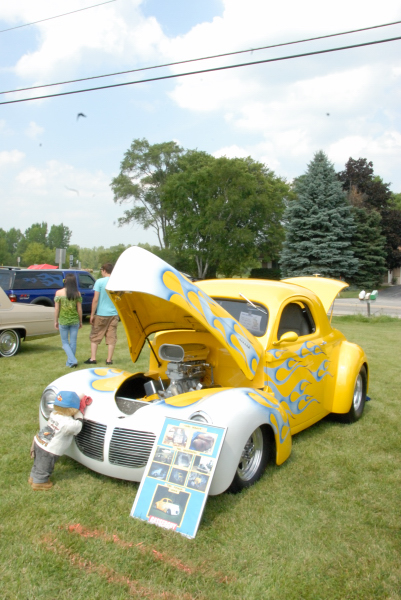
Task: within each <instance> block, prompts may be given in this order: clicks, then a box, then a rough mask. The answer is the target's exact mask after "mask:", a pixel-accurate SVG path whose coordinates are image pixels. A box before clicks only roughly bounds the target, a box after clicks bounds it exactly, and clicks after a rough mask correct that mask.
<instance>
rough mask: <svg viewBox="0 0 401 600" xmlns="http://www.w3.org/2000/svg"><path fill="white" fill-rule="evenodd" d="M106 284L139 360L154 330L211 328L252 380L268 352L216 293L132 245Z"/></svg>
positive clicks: (132, 356) (134, 356)
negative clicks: (214, 298)
mask: <svg viewBox="0 0 401 600" xmlns="http://www.w3.org/2000/svg"><path fill="white" fill-rule="evenodd" d="M106 289H107V290H108V292H109V295H110V297H111V298H112V300H113V302H114V304H115V306H116V308H117V310H118V313H119V315H120V318H121V321H122V322H123V324H124V327H125V331H126V334H127V338H128V343H129V347H130V353H131V358H132V360H133V361H134V362H135V361H136V360H137V358H138V356H139V353H140V351H141V349H142V346H143V344H144V342H145V339H146V338H147V337H148V336H149V335H151V334H152V333H156V332H158V331H166V330H177V329H190V330H193V331H201V332H205V331H208V332H209V333H211V334H212V335H213V336H214V338H215V339H216V340H218V342H219V344H220V345H221V347H223V348H225V349H226V350H227V351H228V352H229V353H230V355H231V356H232V358H233V359H234V360H235V362H236V363H237V365H238V367H239V368H240V369H241V371H242V372H243V373H244V375H245V376H246V377H247V378H248V379H250V380H252V379H253V378H254V376H255V372H256V369H257V366H258V363H259V360H260V357H261V355H262V353H263V348H262V346H261V344H260V343H259V342H258V340H257V339H256V338H255V337H254V336H253V335H252V334H251V333H249V332H248V331H247V330H246V329H245V328H244V327H243V326H242V325H241V324H240V323H238V321H236V320H235V319H234V318H233V317H232V316H231V315H230V314H229V313H228V312H227V311H225V310H224V309H223V308H222V307H221V306H220V305H219V304H217V303H216V302H215V301H214V300H212V298H210V297H209V296H208V295H207V294H205V293H204V292H203V291H202V290H200V289H199V288H198V286H197V285H195V284H194V283H192V282H190V281H189V280H188V279H187V278H186V277H184V276H183V275H182V274H181V273H180V272H179V271H177V270H176V269H174V268H173V267H171V266H170V265H168V264H167V263H165V262H164V261H163V260H161V259H160V258H158V257H157V256H155V255H154V254H152V253H151V252H148V251H147V250H144V249H143V248H138V247H137V246H133V247H132V248H128V249H127V250H126V251H125V252H123V254H122V255H121V256H120V258H119V259H118V261H117V264H116V266H115V267H114V270H113V273H112V274H111V276H110V279H109V281H108V283H107V286H106Z"/></svg>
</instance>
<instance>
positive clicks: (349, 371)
mask: <svg viewBox="0 0 401 600" xmlns="http://www.w3.org/2000/svg"><path fill="white" fill-rule="evenodd" d="M363 366H365V369H366V376H367V388H366V390H367V389H368V385H369V373H368V361H367V357H366V354H365V352H364V351H363V350H362V348H360V346H358V345H357V344H352V343H351V342H347V341H343V342H342V343H341V349H340V354H339V357H338V367H337V376H336V379H335V382H334V393H333V399H332V404H331V407H329V406H328V407H327V408H328V409H329V410H330V412H333V413H338V414H345V413H348V411H349V410H350V408H351V403H352V398H353V395H354V388H355V382H356V378H357V376H358V373H359V371H360V370H361V367H363Z"/></svg>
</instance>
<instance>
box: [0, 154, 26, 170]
mask: <svg viewBox="0 0 401 600" xmlns="http://www.w3.org/2000/svg"><path fill="white" fill-rule="evenodd" d="M24 156H25V154H24V153H23V152H20V151H19V150H10V151H3V152H0V168H1V167H7V166H9V165H15V164H18V163H19V162H21V160H22V159H23V158H24Z"/></svg>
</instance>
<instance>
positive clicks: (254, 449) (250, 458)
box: [237, 427, 264, 482]
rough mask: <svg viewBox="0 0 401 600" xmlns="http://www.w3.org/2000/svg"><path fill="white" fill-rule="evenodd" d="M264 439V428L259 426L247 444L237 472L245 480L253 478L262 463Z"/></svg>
mask: <svg viewBox="0 0 401 600" xmlns="http://www.w3.org/2000/svg"><path fill="white" fill-rule="evenodd" d="M263 441H264V440H263V433H262V430H261V428H260V427H258V428H257V429H255V431H254V432H253V433H252V435H251V436H250V438H248V441H247V443H246V444H245V447H244V449H243V451H242V454H241V458H240V461H239V463H238V468H237V474H238V476H239V478H240V479H241V480H242V481H244V482H247V481H250V480H252V478H253V477H254V476H255V474H256V473H257V471H258V469H259V467H260V465H261V463H262V458H263V447H264V444H263Z"/></svg>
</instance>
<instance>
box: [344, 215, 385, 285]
mask: <svg viewBox="0 0 401 600" xmlns="http://www.w3.org/2000/svg"><path fill="white" fill-rule="evenodd" d="M352 214H353V216H354V223H355V231H354V234H353V236H352V250H353V253H354V256H355V258H357V259H358V270H357V271H356V272H355V273H354V275H353V276H352V277H351V278H350V280H349V283H352V284H353V285H355V286H356V287H358V288H360V289H362V288H364V289H366V290H370V291H371V290H373V289H375V288H377V287H379V285H380V284H381V282H382V281H383V275H384V274H385V272H386V250H385V245H386V238H385V237H384V236H383V235H382V233H381V217H380V215H379V213H378V212H376V211H375V210H370V211H369V210H367V209H366V208H361V207H357V206H354V207H353V208H352Z"/></svg>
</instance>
